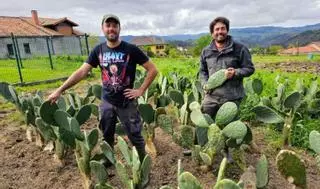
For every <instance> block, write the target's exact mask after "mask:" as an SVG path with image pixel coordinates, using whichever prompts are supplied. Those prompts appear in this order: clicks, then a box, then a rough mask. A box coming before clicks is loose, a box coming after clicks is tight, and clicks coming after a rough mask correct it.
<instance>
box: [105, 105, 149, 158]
mask: <svg viewBox="0 0 320 189" xmlns="http://www.w3.org/2000/svg"><path fill="white" fill-rule="evenodd" d="M137 106H138V103H137V101H135V100H134V101H130V102H128V104H127V105H126V106H125V107H118V106H114V105H112V104H110V103H109V102H107V101H105V100H103V101H102V103H101V105H100V111H101V120H100V124H99V128H100V129H101V130H102V132H103V137H104V140H105V141H106V142H107V143H108V144H109V145H110V146H111V147H113V146H114V134H115V127H116V123H117V117H118V118H119V120H120V122H121V125H122V126H123V127H124V130H125V132H126V134H127V135H128V138H129V139H130V141H131V143H132V145H133V146H135V147H136V149H137V151H138V154H139V157H140V160H141V159H143V158H144V156H145V142H144V139H143V137H142V135H141V129H142V122H141V117H140V114H139V112H138V109H137Z"/></svg>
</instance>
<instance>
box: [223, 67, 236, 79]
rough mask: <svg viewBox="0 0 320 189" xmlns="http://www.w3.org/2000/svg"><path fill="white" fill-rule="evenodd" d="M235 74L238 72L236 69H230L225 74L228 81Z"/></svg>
mask: <svg viewBox="0 0 320 189" xmlns="http://www.w3.org/2000/svg"><path fill="white" fill-rule="evenodd" d="M235 74H236V70H235V69H234V68H228V69H227V70H226V72H225V75H226V77H227V78H228V79H232V78H233V76H234V75H235Z"/></svg>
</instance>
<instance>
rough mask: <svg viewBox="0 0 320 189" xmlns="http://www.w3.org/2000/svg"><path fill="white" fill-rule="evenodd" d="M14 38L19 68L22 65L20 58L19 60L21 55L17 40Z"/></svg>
mask: <svg viewBox="0 0 320 189" xmlns="http://www.w3.org/2000/svg"><path fill="white" fill-rule="evenodd" d="M13 38H14V41H15V43H16V47H17V52H18V53H17V54H18V58H19V63H20V66H21V69H22V68H23V65H22V60H21V56H20V48H19V44H18V40H17V38H16V37H13Z"/></svg>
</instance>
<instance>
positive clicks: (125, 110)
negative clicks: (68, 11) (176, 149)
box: [48, 14, 158, 166]
mask: <svg viewBox="0 0 320 189" xmlns="http://www.w3.org/2000/svg"><path fill="white" fill-rule="evenodd" d="M101 25H102V31H103V33H104V35H105V37H106V39H107V40H106V42H103V43H101V44H99V45H97V46H96V47H95V48H94V49H93V51H92V52H91V53H90V55H89V57H88V59H87V61H86V62H85V63H84V64H83V65H82V66H81V67H80V68H79V69H78V70H76V71H75V72H74V73H73V74H72V75H71V76H70V77H69V78H68V80H67V81H65V82H64V83H63V85H62V86H60V87H59V88H58V89H57V90H55V91H54V92H53V93H52V94H51V95H50V96H49V97H48V99H49V100H50V101H51V102H55V101H56V100H57V99H58V98H59V96H60V95H61V94H62V93H63V92H64V91H65V90H67V89H68V88H70V87H72V86H73V85H75V84H76V83H78V82H79V81H80V80H81V79H83V78H84V77H86V76H87V75H88V73H89V72H90V71H91V69H92V68H96V67H98V66H99V68H100V70H101V79H102V83H103V90H102V98H101V105H100V110H101V111H100V112H101V120H100V123H99V128H100V129H101V130H102V132H103V137H104V140H105V141H106V142H108V144H109V145H110V146H111V147H113V146H114V134H115V126H116V123H117V118H119V120H120V122H121V125H122V126H123V128H124V130H125V131H126V133H127V135H128V138H129V139H130V141H131V143H132V144H133V145H134V146H135V147H136V149H137V151H138V154H139V157H140V160H141V161H142V160H143V158H144V156H145V153H146V152H145V142H144V139H143V137H142V135H141V129H142V123H141V118H140V115H139V112H138V110H137V100H136V99H137V98H138V97H139V96H141V95H143V93H144V92H145V91H146V89H147V88H148V87H149V85H150V84H151V83H152V81H153V80H154V78H155V77H156V75H157V73H158V71H157V69H156V67H155V65H154V64H153V63H152V62H151V60H149V58H148V57H147V56H146V55H145V54H144V53H143V52H142V51H141V50H140V49H139V48H138V47H136V46H135V45H132V44H130V43H127V42H125V41H121V40H120V39H119V34H120V20H119V18H118V17H117V16H115V15H112V14H107V15H105V16H104V17H103V19H102V23H101ZM137 64H139V65H141V66H142V67H143V68H144V69H145V70H146V71H147V76H146V78H145V80H144V82H143V83H142V85H141V86H140V87H139V88H138V89H133V84H134V80H135V72H136V65H137ZM105 165H106V166H109V165H110V164H108V162H107V163H106V164H105Z"/></svg>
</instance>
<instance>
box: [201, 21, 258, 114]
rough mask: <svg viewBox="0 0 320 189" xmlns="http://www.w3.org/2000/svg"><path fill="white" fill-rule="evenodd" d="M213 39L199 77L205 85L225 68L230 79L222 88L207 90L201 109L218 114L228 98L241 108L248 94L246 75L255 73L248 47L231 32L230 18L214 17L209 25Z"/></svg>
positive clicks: (207, 49)
mask: <svg viewBox="0 0 320 189" xmlns="http://www.w3.org/2000/svg"><path fill="white" fill-rule="evenodd" d="M209 29H210V33H211V36H212V38H213V40H212V41H211V43H210V44H209V45H208V46H207V47H205V48H204V49H203V50H202V53H201V57H200V71H199V76H200V80H201V83H202V85H204V84H205V83H206V82H207V81H208V78H209V77H210V75H212V74H213V73H215V72H217V71H218V70H220V69H226V71H225V76H226V77H227V81H226V82H225V83H224V84H223V85H222V86H220V87H218V88H216V89H214V90H211V91H205V92H206V95H205V97H204V101H203V103H202V112H203V113H206V114H209V115H210V116H211V117H213V118H214V117H215V115H216V113H217V111H218V109H219V107H220V106H221V105H222V104H224V103H225V102H227V101H232V102H235V103H236V104H237V105H238V107H239V105H240V102H241V100H242V99H243V97H244V96H245V92H244V87H243V78H244V77H248V76H250V75H252V74H253V73H254V70H255V69H254V66H253V63H252V61H251V55H250V52H249V50H248V48H247V47H245V46H244V45H242V44H240V43H238V42H236V41H234V40H233V38H232V37H231V36H230V35H228V32H229V20H228V19H227V18H224V17H217V18H215V19H214V20H213V21H212V22H211V23H210V26H209Z"/></svg>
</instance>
